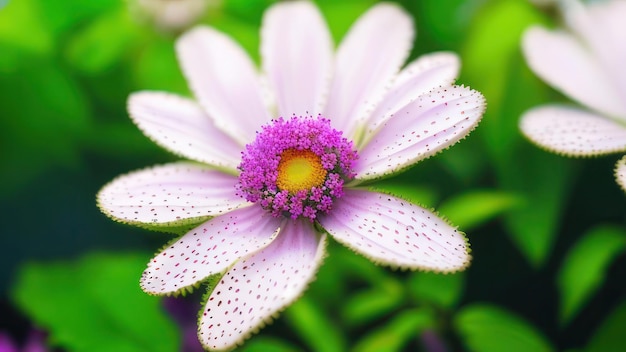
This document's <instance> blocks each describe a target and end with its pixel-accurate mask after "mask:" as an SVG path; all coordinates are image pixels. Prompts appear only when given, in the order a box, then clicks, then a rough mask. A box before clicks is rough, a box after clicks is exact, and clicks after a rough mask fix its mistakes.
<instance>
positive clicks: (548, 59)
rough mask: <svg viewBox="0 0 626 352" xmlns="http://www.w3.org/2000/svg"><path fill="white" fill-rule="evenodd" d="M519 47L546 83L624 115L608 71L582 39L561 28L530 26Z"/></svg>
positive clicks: (605, 110) (607, 111) (583, 101)
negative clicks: (555, 29)
mask: <svg viewBox="0 0 626 352" xmlns="http://www.w3.org/2000/svg"><path fill="white" fill-rule="evenodd" d="M522 48H523V51H524V55H525V57H526V62H527V63H528V65H529V66H530V68H531V69H532V70H533V71H534V72H535V73H536V74H537V75H538V76H539V77H541V78H542V79H543V80H545V81H546V82H547V83H549V84H550V85H552V86H553V87H555V88H556V89H558V90H560V91H561V92H563V93H564V94H566V95H568V96H569V97H570V98H572V99H574V100H577V101H578V102H580V103H581V104H583V105H586V106H588V107H589V108H591V109H594V110H597V111H600V112H603V113H605V114H609V115H612V116H622V117H624V116H626V104H625V103H624V100H623V99H622V98H623V96H622V97H620V94H618V89H617V86H616V85H615V84H614V82H612V81H611V80H612V78H611V73H610V72H608V71H606V70H605V68H604V67H603V65H602V64H603V63H602V62H601V61H599V58H597V57H594V56H593V52H592V51H591V50H590V49H589V48H588V47H586V46H585V45H584V44H583V42H581V41H579V40H577V39H576V38H574V37H573V36H572V35H570V34H568V33H565V32H555V31H548V30H546V29H543V28H541V27H532V28H531V29H529V30H527V31H526V32H525V33H524V37H523V40H522Z"/></svg>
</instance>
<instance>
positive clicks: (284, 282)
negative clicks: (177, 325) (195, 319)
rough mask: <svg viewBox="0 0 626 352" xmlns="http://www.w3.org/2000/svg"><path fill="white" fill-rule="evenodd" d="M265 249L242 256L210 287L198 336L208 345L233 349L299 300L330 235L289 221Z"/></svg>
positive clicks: (305, 222)
mask: <svg viewBox="0 0 626 352" xmlns="http://www.w3.org/2000/svg"><path fill="white" fill-rule="evenodd" d="M284 224H285V226H284V227H283V228H281V231H280V233H279V234H278V237H277V238H276V239H275V240H274V241H273V242H272V243H271V244H270V245H269V246H267V247H266V248H264V249H263V250H261V251H259V252H257V253H255V254H253V255H252V256H250V257H247V258H245V259H242V260H240V261H239V262H237V264H235V265H234V266H233V267H232V268H231V269H230V270H228V272H227V273H226V274H225V275H224V277H222V279H221V281H220V282H219V283H218V284H217V286H216V287H215V288H214V289H213V291H212V292H211V295H210V297H209V299H208V301H207V303H206V307H205V309H204V311H203V312H202V314H201V315H200V322H199V324H200V325H199V328H198V337H199V339H200V341H201V342H202V345H204V346H205V348H207V349H217V350H222V349H230V348H232V347H234V346H235V345H236V344H239V343H241V341H243V340H244V339H246V338H247V337H248V336H249V335H250V334H252V333H253V332H255V331H256V330H258V329H259V328H260V327H261V326H262V325H263V324H265V323H267V322H268V321H269V320H271V318H272V317H273V316H274V315H275V314H276V313H277V312H280V311H281V310H283V309H284V308H285V307H286V306H288V305H289V304H291V302H293V301H294V300H295V299H297V298H298V297H299V296H300V294H301V293H302V292H303V291H304V290H305V288H306V286H307V285H308V283H309V282H310V281H311V280H313V277H314V276H315V273H316V272H317V269H318V267H319V265H320V264H321V262H322V258H323V257H324V253H325V251H324V247H325V243H326V240H325V236H322V237H321V238H320V237H319V236H318V235H317V234H316V232H315V230H314V229H313V226H312V224H311V223H309V222H308V221H286V222H285V223H284Z"/></svg>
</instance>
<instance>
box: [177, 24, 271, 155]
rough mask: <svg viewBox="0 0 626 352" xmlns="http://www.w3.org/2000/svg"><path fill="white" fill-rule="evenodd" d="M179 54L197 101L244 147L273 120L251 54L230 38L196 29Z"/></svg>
mask: <svg viewBox="0 0 626 352" xmlns="http://www.w3.org/2000/svg"><path fill="white" fill-rule="evenodd" d="M176 53H177V55H178V60H179V62H180V65H181V68H182V70H183V73H184V75H185V77H186V78H187V82H188V83H189V86H190V87H191V89H192V91H193V92H194V95H195V96H196V99H198V101H199V102H200V105H202V106H203V107H204V109H205V110H206V112H207V113H208V114H209V115H210V116H211V117H212V118H213V119H214V121H215V124H216V125H217V126H218V127H219V128H221V129H222V130H224V131H226V132H227V133H228V134H229V135H230V136H232V137H233V138H235V139H236V140H237V141H239V142H240V143H241V144H247V143H249V142H251V141H252V140H254V138H255V132H256V131H257V130H259V127H260V126H262V125H264V124H265V123H267V122H268V121H269V120H270V115H269V113H268V111H267V108H266V107H265V105H264V102H263V98H262V89H261V86H260V78H259V75H258V73H257V71H256V68H255V66H254V63H253V62H252V60H251V59H250V57H249V56H248V54H247V53H246V52H245V51H244V50H243V48H241V46H239V44H237V43H236V42H234V41H233V40H232V39H231V38H230V37H228V36H227V35H225V34H223V33H221V32H218V31H216V30H215V29H213V28H210V27H196V28H194V29H192V30H190V31H189V32H187V33H185V34H184V35H182V36H181V37H180V38H179V39H178V41H177V42H176Z"/></svg>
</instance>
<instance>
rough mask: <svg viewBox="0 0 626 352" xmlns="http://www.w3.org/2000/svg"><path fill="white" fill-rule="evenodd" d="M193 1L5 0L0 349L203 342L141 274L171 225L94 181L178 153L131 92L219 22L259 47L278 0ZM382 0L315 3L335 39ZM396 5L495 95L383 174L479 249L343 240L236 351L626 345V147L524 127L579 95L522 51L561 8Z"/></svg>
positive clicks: (181, 302)
mask: <svg viewBox="0 0 626 352" xmlns="http://www.w3.org/2000/svg"><path fill="white" fill-rule="evenodd" d="M150 2H152V4H149V3H150ZM168 2H169V3H178V4H183V3H188V4H187V6H190V7H189V8H188V11H187V12H184V11H183V12H181V13H182V15H180V16H178V17H175V18H174V19H172V18H168V17H167V15H164V13H163V12H161V10H160V9H161V8H160V7H159V6H165V5H163V4H164V3H168ZM199 2H200V5H198V1H191V0H151V1H150V0H148V1H145V0H90V1H83V0H57V1H48V0H0V180H1V182H0V214H1V221H0V350H2V346H10V345H12V346H13V348H14V349H13V351H21V350H24V351H26V350H29V349H28V348H31V347H32V348H37V346H39V348H42V349H40V351H41V350H45V349H49V350H55V351H66V350H67V351H177V350H185V351H197V350H198V348H199V345H198V344H197V342H196V341H195V329H196V324H195V323H196V322H195V316H196V311H197V310H199V308H200V304H201V303H200V301H201V295H202V292H199V293H195V294H192V295H191V296H188V297H185V298H180V299H175V300H172V299H165V300H164V299H161V298H158V297H151V296H148V295H146V294H144V293H143V292H141V290H140V289H139V285H138V281H139V277H140V275H141V272H142V271H143V269H144V267H145V263H147V261H148V260H149V258H150V257H151V255H152V254H153V253H154V252H155V251H157V250H158V249H159V248H160V247H161V246H162V245H163V244H164V243H165V242H167V241H168V240H169V239H171V238H172V235H170V234H163V233H156V232H150V231H148V230H143V229H137V228H133V227H130V226H125V225H121V224H117V223H114V222H113V221H111V220H109V219H107V218H106V217H105V216H104V215H102V214H101V213H100V212H99V210H98V209H97V207H96V204H95V194H96V193H97V191H98V190H99V188H100V187H101V186H102V185H104V184H105V183H106V182H108V181H110V180H111V179H113V178H114V177H115V176H117V175H119V174H122V173H126V172H129V171H132V170H135V169H139V168H143V167H146V166H150V165H153V164H158V163H165V162H168V161H172V160H175V157H174V156H172V155H170V154H167V153H166V152H165V151H163V150H161V149H160V148H158V147H157V146H156V145H154V144H152V143H151V142H150V141H149V140H148V139H147V138H145V137H144V136H143V135H142V134H141V132H140V131H139V130H138V129H137V128H136V127H135V126H134V125H133V124H132V122H131V120H130V119H129V118H128V116H127V112H126V98H127V96H128V95H129V93H131V92H134V91H138V90H142V89H153V90H154V89H156V90H165V91H170V92H177V93H181V94H185V95H189V94H190V93H189V91H188V89H187V87H186V84H185V81H184V79H183V78H182V75H181V72H180V70H179V68H178V66H177V62H176V58H175V53H174V45H173V44H174V41H175V38H176V37H177V35H179V34H180V33H181V32H182V31H184V30H185V29H186V28H189V27H191V26H193V25H194V24H196V23H205V24H209V25H211V26H214V27H216V28H218V29H220V30H222V31H225V32H227V33H228V34H230V35H231V36H233V37H234V38H236V39H237V40H238V41H239V42H240V43H241V44H242V45H243V46H244V47H245V49H246V50H248V52H249V53H250V54H251V55H252V57H253V58H255V59H256V60H257V61H258V58H259V55H258V42H259V35H258V30H259V25H260V21H261V16H262V12H263V10H264V8H266V7H267V6H269V5H270V4H271V3H272V2H273V1H269V0H258V1H256V0H255V1H252V0H222V1H211V2H209V3H207V2H206V1H204V0H199ZM203 2H204V3H203ZM374 2H375V1H373V0H345V1H332V0H319V1H316V3H317V4H318V5H319V7H320V8H321V10H322V12H323V14H324V16H325V17H326V18H327V20H328V22H329V26H330V28H331V32H332V34H333V37H334V38H335V42H339V40H340V38H341V37H342V36H343V34H344V33H345V32H346V30H347V29H348V28H349V26H350V24H351V23H352V22H353V21H354V20H355V19H356V18H357V17H358V16H359V15H360V14H361V13H363V12H364V11H365V10H366V9H367V8H369V7H370V6H371V5H372V4H373V3H374ZM154 3H159V4H157V5H155V4H154ZM398 3H399V4H400V5H401V6H402V7H404V8H405V9H406V10H407V11H408V12H409V13H411V15H412V16H414V18H415V22H416V26H417V32H418V34H417V39H416V43H415V46H414V50H413V52H412V58H414V57H416V56H418V55H420V54H422V53H428V52H432V51H439V50H452V51H455V52H457V53H458V54H459V55H460V57H461V59H462V63H463V66H462V72H461V75H460V77H459V79H458V81H457V82H458V83H459V84H464V85H469V86H471V87H472V88H474V89H476V90H479V91H480V92H482V93H483V94H484V95H485V97H486V99H487V102H488V108H487V113H486V114H485V116H484V118H483V120H482V122H481V124H480V125H479V127H478V128H477V129H476V130H475V131H474V132H473V133H472V134H471V135H470V136H469V137H468V138H466V139H465V140H463V141H462V142H461V143H459V144H458V145H455V146H453V147H452V148H450V149H449V150H447V151H445V152H444V153H441V154H439V155H437V156H435V157H433V158H431V159H429V160H426V161H423V162H421V163H419V164H418V165H416V166H415V167H413V168H411V169H409V170H408V171H407V172H405V173H403V174H401V175H399V176H397V177H394V178H391V179H387V180H385V181H384V182H382V183H379V184H378V185H377V187H378V188H380V189H384V190H387V191H390V192H392V193H396V194H402V195H403V196H404V197H407V198H409V199H411V200H412V201H414V202H416V203H419V204H422V205H424V206H427V207H433V208H435V209H437V210H438V211H439V213H440V214H442V215H443V216H445V217H447V218H448V219H449V220H450V221H451V222H453V223H454V224H456V225H458V226H459V227H460V229H461V230H463V231H465V232H466V233H467V235H468V237H469V240H470V243H471V246H472V254H473V257H474V259H473V263H472V265H471V266H470V267H469V269H467V270H466V271H465V272H462V273H458V274H453V275H435V274H429V273H420V272H402V271H394V270H391V269H387V268H383V267H378V266H375V265H374V264H371V263H370V262H369V261H367V260H366V259H364V258H362V257H359V256H357V255H356V254H353V253H352V252H350V251H349V250H346V249H344V248H343V247H341V245H339V244H338V243H336V242H332V241H331V242H330V246H329V252H330V255H329V257H328V258H327V259H326V262H325V264H324V265H323V267H322V269H321V271H320V272H319V274H318V278H317V280H316V281H315V282H314V283H312V284H311V286H310V288H309V290H308V291H307V292H306V293H305V294H304V296H303V297H302V298H301V299H300V300H299V301H297V303H295V304H294V305H292V306H291V307H290V308H288V309H287V310H286V311H285V312H283V314H281V315H280V317H279V318H277V319H275V321H274V322H273V324H271V325H269V326H267V327H266V328H264V329H263V330H261V332H260V334H257V335H255V336H254V337H253V338H252V339H250V340H248V342H247V343H246V344H245V345H244V346H243V347H242V348H241V349H242V350H244V351H301V350H302V351H346V350H347V351H420V350H422V351H433V352H434V351H464V350H473V351H563V350H568V351H619V350H621V348H623V346H625V345H626V344H625V343H626V334H624V332H625V331H626V330H625V329H626V284H625V281H624V278H625V277H626V256H625V255H624V252H625V250H626V227H625V225H626V218H625V215H626V212H625V211H624V210H625V209H626V194H624V192H622V191H621V189H620V188H619V187H618V185H617V184H616V183H615V181H614V178H613V167H614V163H615V161H616V160H617V159H618V157H619V156H617V155H616V156H608V157H603V158H597V159H566V158H562V157H559V156H556V155H552V154H549V153H547V152H544V151H542V150H540V149H538V148H536V147H535V146H533V145H531V144H530V143H529V142H528V141H527V140H525V139H524V138H523V136H522V135H521V134H520V132H519V131H518V128H517V125H518V121H519V117H520V115H521V114H522V113H523V112H524V111H525V110H526V109H528V108H530V107H533V106H535V105H538V104H541V103H546V102H554V101H561V102H565V103H570V102H568V101H567V99H566V98H564V97H563V96H562V95H561V94H560V93H558V92H556V91H555V90H553V89H551V88H550V87H548V86H547V85H546V84H544V83H543V82H541V81H540V80H539V79H538V78H537V77H535V76H534V75H533V73H532V72H531V71H530V70H529V69H528V67H527V65H526V64H525V62H524V58H523V56H522V53H521V50H520V36H521V34H522V33H523V31H524V30H525V29H526V28H528V26H530V25H532V24H543V25H546V26H549V27H553V26H559V23H560V19H559V13H558V11H556V8H555V7H554V6H553V3H552V2H550V1H535V2H531V1H527V0H466V1H465V0H403V1H398ZM170 5H171V4H170ZM194 6H195V7H194ZM189 9H191V10H189ZM170 13H171V10H170ZM164 16H165V17H164ZM181 16H182V17H181ZM184 16H187V17H184ZM355 60H358V58H355ZM199 291H202V289H200V290H199ZM3 344H4V345H3ZM2 351H5V350H2ZM7 351H12V350H11V349H8V347H7ZM30 351H35V350H30Z"/></svg>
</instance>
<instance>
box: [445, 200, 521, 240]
mask: <svg viewBox="0 0 626 352" xmlns="http://www.w3.org/2000/svg"><path fill="white" fill-rule="evenodd" d="M519 204H520V197H518V196H516V195H513V194H511V193H507V192H502V191H495V190H471V191H468V192H465V193H462V194H460V195H457V196H455V197H454V198H452V199H448V200H446V201H445V202H444V203H442V204H441V205H440V206H438V207H437V209H438V210H439V213H441V214H442V215H444V216H445V217H447V218H448V219H449V220H450V222H451V223H453V224H454V225H456V226H458V227H459V228H461V229H463V231H468V230H469V229H472V228H475V227H477V226H479V225H482V224H484V223H486V222H487V221H489V220H491V219H493V218H494V217H496V216H498V215H500V214H502V213H503V212H505V211H507V210H509V209H511V208H513V207H515V206H517V205H519Z"/></svg>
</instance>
